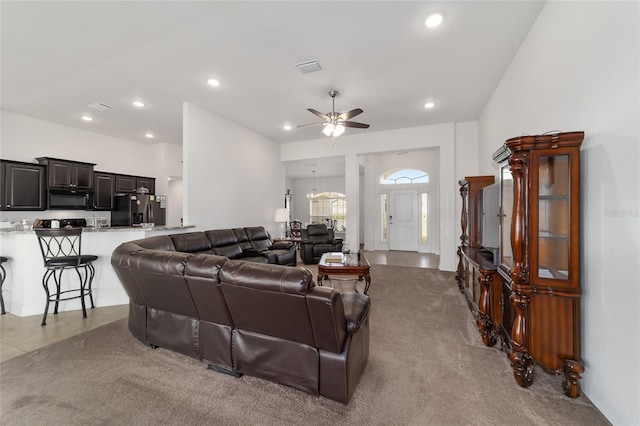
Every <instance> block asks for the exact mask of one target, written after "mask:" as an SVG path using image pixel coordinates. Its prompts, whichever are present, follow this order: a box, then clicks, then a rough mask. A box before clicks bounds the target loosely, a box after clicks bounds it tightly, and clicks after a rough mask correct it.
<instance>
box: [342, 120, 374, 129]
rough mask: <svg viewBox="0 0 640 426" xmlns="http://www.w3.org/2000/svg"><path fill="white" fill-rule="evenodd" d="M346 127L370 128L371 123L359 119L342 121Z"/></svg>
mask: <svg viewBox="0 0 640 426" xmlns="http://www.w3.org/2000/svg"><path fill="white" fill-rule="evenodd" d="M341 123H342V124H343V125H344V127H357V128H358V129H368V128H369V125H368V124H364V123H358V122H357V121H342V122H341Z"/></svg>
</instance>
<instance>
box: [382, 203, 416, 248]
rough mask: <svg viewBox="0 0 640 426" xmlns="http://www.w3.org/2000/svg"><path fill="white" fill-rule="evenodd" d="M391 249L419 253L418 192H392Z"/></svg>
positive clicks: (390, 214) (390, 215)
mask: <svg viewBox="0 0 640 426" xmlns="http://www.w3.org/2000/svg"><path fill="white" fill-rule="evenodd" d="M390 196H391V197H390V201H391V202H390V206H389V207H390V208H389V249H390V250H405V251H418V235H419V234H418V191H391V193H390Z"/></svg>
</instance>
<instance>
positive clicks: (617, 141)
mask: <svg viewBox="0 0 640 426" xmlns="http://www.w3.org/2000/svg"><path fill="white" fill-rule="evenodd" d="M639 64H640V3H638V2H556V1H553V2H548V3H547V4H546V6H545V8H544V9H543V10H542V12H541V13H540V16H539V17H538V19H537V21H536V23H535V24H534V25H533V27H532V29H531V31H530V33H529V35H528V36H527V38H526V39H525V41H524V42H523V44H522V46H521V48H520V50H519V52H518V54H517V55H516V56H515V58H514V60H513V62H512V63H511V65H510V67H509V69H508V70H507V72H506V73H505V75H504V77H503V79H502V81H501V82H500V84H499V85H498V87H497V89H496V90H495V92H494V94H493V97H492V98H491V100H490V102H489V103H488V105H487V106H486V108H485V110H484V112H483V113H482V116H481V118H480V121H479V123H480V124H479V127H480V164H479V168H480V170H481V171H482V172H485V173H486V174H496V170H497V168H496V166H495V165H494V164H492V162H491V160H490V157H491V154H492V153H493V151H495V150H496V149H497V148H498V147H499V146H500V145H501V144H502V143H503V142H504V140H505V139H507V138H509V137H514V136H518V135H521V134H523V133H529V134H538V133H543V132H546V131H549V130H563V131H572V130H584V132H585V141H584V143H583V145H582V155H581V160H582V164H581V165H582V170H581V172H582V173H581V176H582V180H581V182H582V202H581V212H582V233H581V235H582V248H581V252H582V266H581V274H582V290H583V298H582V360H583V362H584V364H585V372H584V374H583V379H582V382H581V386H582V390H583V392H584V394H586V395H587V396H588V397H589V399H590V400H591V401H593V403H594V404H595V405H596V406H597V407H598V408H599V409H600V410H601V411H602V413H603V414H604V415H605V416H606V417H607V418H608V419H609V420H610V421H611V422H612V423H613V424H629V425H631V424H633V425H638V424H640V390H639V389H640V384H639V383H640V332H639V330H640V315H639V312H640V310H639V309H638V306H640V290H639V289H640V285H639V284H638V278H637V273H636V271H637V269H636V268H637V264H638V260H640V250H639V244H640V213H639V212H640V209H639V207H640V197H639V195H640V191H639V189H638V188H639V186H638V182H639V181H640V179H639V178H640V176H639V172H638V170H639V167H638V160H640V155H639V153H640V129H639V120H640V108H639V104H640V84H639V79H640V66H639Z"/></svg>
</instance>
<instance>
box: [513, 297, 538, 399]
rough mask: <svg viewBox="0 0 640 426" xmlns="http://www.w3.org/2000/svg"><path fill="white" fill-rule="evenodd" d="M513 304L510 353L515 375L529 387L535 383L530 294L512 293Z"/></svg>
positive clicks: (522, 384) (520, 382) (517, 379)
mask: <svg viewBox="0 0 640 426" xmlns="http://www.w3.org/2000/svg"><path fill="white" fill-rule="evenodd" d="M510 299H511V304H512V305H513V307H514V309H515V318H514V320H513V326H512V328H511V345H512V346H513V348H512V350H511V352H510V353H509V359H510V360H511V367H512V368H513V376H514V377H515V379H516V382H518V384H519V385H520V386H523V387H528V386H529V385H531V383H533V359H532V358H531V356H530V355H529V350H528V348H527V345H526V342H527V332H528V326H529V324H528V321H527V310H528V308H529V301H530V300H529V296H527V295H526V294H522V293H519V292H514V293H512V294H511V298H510Z"/></svg>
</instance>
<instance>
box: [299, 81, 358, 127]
mask: <svg viewBox="0 0 640 426" xmlns="http://www.w3.org/2000/svg"><path fill="white" fill-rule="evenodd" d="M338 95H339V93H338V91H337V90H332V91H330V92H329V96H331V99H332V104H333V106H332V109H331V112H328V113H326V114H323V113H321V112H320V111H317V110H315V109H313V108H307V111H309V112H310V113H311V114H314V115H317V116H318V117H320V118H322V119H324V120H325V121H324V122H323V123H311V124H302V125H300V126H298V127H308V126H324V129H322V133H324V134H325V135H327V136H334V137H338V136H340V135H341V134H342V133H344V130H345V128H347V127H356V128H358V129H368V128H369V125H368V124H365V123H358V122H357V121H349V119H350V118H352V117H355V116H356V115H359V114H362V113H363V111H362V109H360V108H354V109H352V110H349V111H345V112H341V113H337V112H336V96H338Z"/></svg>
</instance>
